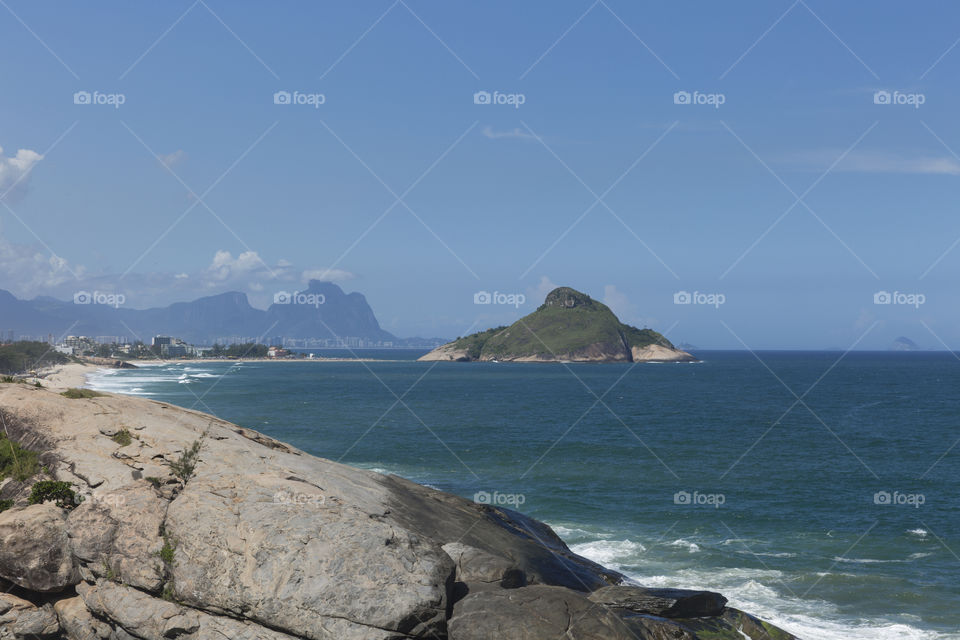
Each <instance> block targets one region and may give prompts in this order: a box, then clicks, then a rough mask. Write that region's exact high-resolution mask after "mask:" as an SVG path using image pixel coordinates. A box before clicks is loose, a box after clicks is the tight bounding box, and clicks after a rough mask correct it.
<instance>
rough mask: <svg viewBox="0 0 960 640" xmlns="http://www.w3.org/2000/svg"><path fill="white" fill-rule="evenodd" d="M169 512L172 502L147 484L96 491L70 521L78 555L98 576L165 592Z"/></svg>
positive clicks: (68, 520)
mask: <svg viewBox="0 0 960 640" xmlns="http://www.w3.org/2000/svg"><path fill="white" fill-rule="evenodd" d="M166 512H167V502H166V501H165V500H163V499H162V498H160V497H159V496H158V495H157V493H156V492H155V491H154V490H153V488H152V487H151V486H150V485H148V484H146V483H140V484H139V485H130V486H126V487H121V488H120V489H117V490H115V491H110V492H106V491H98V492H94V493H93V495H92V496H90V497H88V498H87V499H86V500H85V501H84V502H83V503H82V504H81V505H80V506H79V507H77V508H76V509H74V510H73V512H72V513H71V514H70V516H69V517H68V518H67V532H68V535H69V537H70V546H71V549H72V550H73V554H74V556H76V558H77V559H78V560H79V561H80V562H81V563H83V564H84V566H85V567H86V568H87V569H89V571H90V572H91V573H92V574H93V575H94V576H103V577H108V578H111V579H113V578H115V579H117V580H119V581H121V582H123V583H125V584H129V585H130V586H133V587H137V588H140V589H145V590H147V591H159V590H160V588H161V587H162V585H163V577H164V567H163V563H162V562H161V561H160V559H159V554H160V550H161V549H162V548H163V538H162V536H161V535H160V531H161V528H162V526H163V519H164V516H165V514H166Z"/></svg>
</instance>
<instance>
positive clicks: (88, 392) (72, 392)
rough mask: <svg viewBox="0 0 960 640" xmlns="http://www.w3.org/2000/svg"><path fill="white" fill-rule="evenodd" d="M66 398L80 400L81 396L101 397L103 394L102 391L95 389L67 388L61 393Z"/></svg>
mask: <svg viewBox="0 0 960 640" xmlns="http://www.w3.org/2000/svg"><path fill="white" fill-rule="evenodd" d="M60 395H62V396H63V397H64V398H70V399H71V400H79V399H80V398H99V397H100V396H102V395H103V394H102V393H98V392H96V391H94V390H93V389H76V388H73V389H67V390H66V391H64V392H63V393H61V394H60Z"/></svg>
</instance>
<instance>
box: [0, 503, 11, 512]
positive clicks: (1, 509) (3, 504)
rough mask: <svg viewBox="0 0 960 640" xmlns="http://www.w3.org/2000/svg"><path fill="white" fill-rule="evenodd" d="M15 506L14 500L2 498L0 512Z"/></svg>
mask: <svg viewBox="0 0 960 640" xmlns="http://www.w3.org/2000/svg"><path fill="white" fill-rule="evenodd" d="M12 506H13V500H0V513H3V512H4V511H6V510H7V509H9V508H10V507H12Z"/></svg>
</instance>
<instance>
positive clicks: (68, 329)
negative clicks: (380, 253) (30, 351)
mask: <svg viewBox="0 0 960 640" xmlns="http://www.w3.org/2000/svg"><path fill="white" fill-rule="evenodd" d="M84 293H85V294H86V295H84ZM11 330H12V331H14V332H15V333H16V334H17V335H18V336H22V335H31V336H45V335H47V334H53V336H54V337H55V338H59V337H61V336H64V335H67V334H69V335H85V336H91V337H96V336H118V337H125V338H126V339H127V340H128V341H130V342H133V341H136V340H143V341H144V342H147V343H149V341H150V338H152V337H153V336H155V335H170V336H175V337H178V338H182V339H183V340H185V341H187V342H190V343H194V344H212V343H213V342H216V341H224V340H225V339H228V338H234V337H246V338H249V339H251V340H260V341H268V340H272V339H275V338H279V337H282V338H288V339H311V338H313V339H321V340H322V339H328V340H337V339H338V338H342V339H347V338H360V339H362V340H364V341H368V342H373V343H393V346H406V345H411V346H412V345H414V344H421V343H424V344H426V343H428V342H429V341H423V340H419V339H407V340H403V339H399V338H397V337H396V336H394V335H393V334H391V333H389V332H388V331H384V330H383V329H381V328H380V323H379V322H377V318H376V316H375V315H374V313H373V309H371V308H370V305H369V304H367V300H366V298H365V297H364V296H363V294H361V293H357V292H354V293H350V294H347V293H344V291H343V289H341V288H340V287H339V286H337V285H336V284H333V283H330V282H321V281H319V280H311V281H310V284H309V286H308V287H307V288H306V289H304V290H302V291H299V292H289V293H286V294H283V293H281V294H278V295H277V297H276V298H275V302H274V304H272V305H270V307H269V308H268V309H266V310H262V309H256V308H254V307H252V306H250V303H249V301H248V300H247V296H246V294H245V293H239V292H235V291H233V292H227V293H222V294H219V295H214V296H209V297H204V298H199V299H197V300H194V301H192V302H177V303H174V304H171V305H170V306H167V307H159V308H153V309H127V308H124V307H123V306H122V304H117V300H116V299H111V298H109V297H107V294H100V295H96V292H83V293H81V294H80V296H79V297H78V298H77V299H75V300H71V301H63V300H57V299H55V298H50V297H37V298H34V299H33V300H19V299H17V298H16V297H15V296H14V295H13V294H11V293H9V292H7V291H4V290H0V331H2V332H4V335H6V332H8V331H11Z"/></svg>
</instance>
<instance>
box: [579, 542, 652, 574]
mask: <svg viewBox="0 0 960 640" xmlns="http://www.w3.org/2000/svg"><path fill="white" fill-rule="evenodd" d="M570 549H571V550H572V551H573V552H574V553H578V554H580V555H581V556H584V557H586V558H590V559H591V560H593V561H594V562H599V563H600V564H603V565H607V566H609V567H611V568H614V569H616V568H617V567H618V566H622V565H621V564H620V563H621V562H623V561H628V560H629V559H630V558H631V557H633V556H636V555H637V554H640V553H643V552H644V551H646V550H647V548H646V547H645V546H643V545H642V544H640V543H639V542H633V541H632V540H595V541H593V542H583V543H580V544H575V545H573V546H572V547H570Z"/></svg>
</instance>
